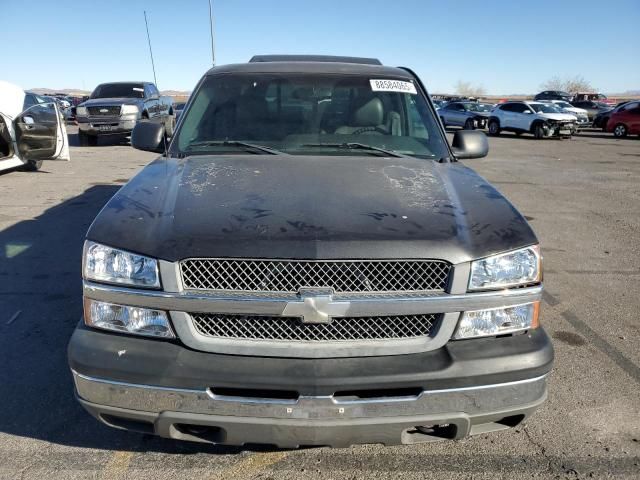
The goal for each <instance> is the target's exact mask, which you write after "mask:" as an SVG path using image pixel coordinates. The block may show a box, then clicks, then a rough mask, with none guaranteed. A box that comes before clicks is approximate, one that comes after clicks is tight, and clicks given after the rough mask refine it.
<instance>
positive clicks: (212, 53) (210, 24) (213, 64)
mask: <svg viewBox="0 0 640 480" xmlns="http://www.w3.org/2000/svg"><path fill="white" fill-rule="evenodd" d="M209 30H210V31H211V65H212V66H214V67H215V66H216V54H215V45H214V43H213V7H212V6H211V0H209Z"/></svg>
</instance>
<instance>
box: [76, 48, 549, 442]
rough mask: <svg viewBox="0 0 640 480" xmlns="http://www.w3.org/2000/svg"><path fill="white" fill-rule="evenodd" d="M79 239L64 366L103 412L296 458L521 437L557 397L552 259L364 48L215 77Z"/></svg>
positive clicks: (131, 425)
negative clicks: (377, 446)
mask: <svg viewBox="0 0 640 480" xmlns="http://www.w3.org/2000/svg"><path fill="white" fill-rule="evenodd" d="M164 133H165V132H164V131H163V128H162V126H161V125H158V124H153V123H140V124H138V125H136V127H135V129H134V131H133V134H132V144H133V146H134V147H136V148H139V149H144V150H149V151H156V152H159V153H163V155H162V156H161V157H159V158H158V159H157V160H155V161H154V162H152V163H151V164H149V165H148V166H147V167H146V168H144V169H143V170H142V171H141V172H140V173H139V174H138V175H136V176H135V177H134V178H132V179H131V180H130V181H129V183H128V184H126V185H125V186H124V187H123V188H122V189H121V190H120V191H119V192H118V193H117V194H116V195H115V196H114V197H113V198H112V199H111V200H110V201H109V202H108V204H107V205H106V206H105V207H104V209H103V210H102V212H101V213H100V214H99V215H98V217H97V218H96V219H95V221H94V222H93V224H92V226H91V228H90V229H89V232H88V234H87V240H86V243H85V248H84V254H83V255H84V258H83V280H84V287H83V289H84V291H83V294H84V319H83V321H81V322H80V324H79V325H78V327H77V329H76V331H75V332H74V334H73V337H72V338H71V341H70V344H69V350H68V356H69V365H70V367H71V370H72V374H73V379H74V382H75V391H76V395H77V398H78V400H79V401H80V403H81V404H82V405H83V406H84V407H85V408H86V409H87V410H88V411H89V412H90V413H91V414H92V415H93V416H95V417H96V418H97V419H99V420H100V421H102V422H103V423H105V424H107V425H109V426H112V427H116V428H121V429H127V430H133V431H140V432H145V433H155V434H157V435H161V436H163V437H168V438H174V439H182V440H191V441H200V442H210V443H216V444H232V445H243V444H247V443H251V444H255V443H260V444H271V445H277V446H280V447H299V446H308V445H325V446H335V447H340V446H348V445H352V444H360V443H382V444H386V445H393V444H413V443H419V442H427V441H432V440H440V439H459V438H463V437H465V436H467V435H475V434H480V433H487V432H492V431H497V430H502V429H506V428H509V427H514V426H516V425H518V424H520V423H521V422H522V421H523V420H525V419H526V418H527V417H528V416H529V415H531V414H532V413H533V412H534V411H535V410H536V408H538V407H539V406H540V405H541V404H542V403H543V402H544V400H545V398H546V395H547V387H546V378H547V375H548V374H549V372H550V370H551V366H552V362H553V347H552V345H551V342H550V340H549V338H548V336H547V335H546V333H545V332H544V330H543V329H542V327H541V326H540V324H539V319H538V317H539V306H540V300H541V294H542V264H541V261H542V257H541V253H540V249H539V246H538V240H537V239H536V236H535V234H534V233H533V231H532V230H531V228H530V226H529V225H528V224H527V222H526V220H525V219H524V218H523V217H522V215H521V214H520V213H519V212H518V211H517V210H516V209H515V208H514V206H513V205H512V204H511V203H509V201H508V200H506V199H505V198H504V197H503V196H502V195H501V194H500V192H498V191H497V190H496V189H495V188H494V187H493V186H491V185H490V184H489V183H487V182H486V181H485V180H484V179H483V178H482V177H480V176H479V175H478V174H476V173H475V172H474V171H473V170H471V169H470V168H468V167H466V166H465V165H463V164H462V163H460V162H458V160H460V159H469V158H476V157H481V156H485V155H486V154H487V151H488V144H487V139H486V136H485V135H484V133H482V132H478V131H472V130H468V131H458V132H456V133H455V135H454V137H453V142H452V145H451V146H450V145H449V144H448V142H447V139H446V137H445V132H444V131H443V128H442V125H441V124H440V122H439V121H438V118H437V116H436V113H435V109H434V107H433V104H432V102H431V100H430V98H429V96H428V94H427V91H426V90H425V88H424V86H423V85H422V83H421V82H420V80H419V79H418V77H417V76H416V75H415V74H414V73H413V72H412V71H411V70H409V69H406V68H390V67H385V66H382V65H381V64H380V63H379V62H378V61H376V60H372V59H361V58H352V57H321V56H318V57H316V56H310V57H300V56H261V57H254V58H253V59H252V61H251V62H249V63H247V64H239V65H227V66H218V67H214V68H212V69H211V70H209V71H208V72H207V73H206V75H205V76H204V77H203V78H202V80H201V81H200V83H199V84H198V85H197V87H196V89H195V91H194V93H193V95H192V96H191V98H190V100H189V103H188V105H187V107H186V109H185V111H184V114H183V115H182V117H181V119H180V122H179V124H178V127H177V130H176V134H175V135H174V136H173V137H172V139H171V143H170V145H169V147H168V150H167V151H166V152H165V151H164V142H163V137H164Z"/></svg>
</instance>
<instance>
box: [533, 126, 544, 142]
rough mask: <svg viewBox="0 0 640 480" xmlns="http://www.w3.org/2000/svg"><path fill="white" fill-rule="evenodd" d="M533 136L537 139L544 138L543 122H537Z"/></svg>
mask: <svg viewBox="0 0 640 480" xmlns="http://www.w3.org/2000/svg"><path fill="white" fill-rule="evenodd" d="M533 136H534V137H535V138H536V139H537V140H542V139H543V138H544V127H543V126H542V124H541V123H536V124H535V125H534V127H533Z"/></svg>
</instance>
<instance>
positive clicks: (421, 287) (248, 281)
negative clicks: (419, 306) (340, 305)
mask: <svg viewBox="0 0 640 480" xmlns="http://www.w3.org/2000/svg"><path fill="white" fill-rule="evenodd" d="M450 270H451V265H450V264H449V263H447V262H444V261H441V260H371V261H370V260H367V261H288V260H287V261H285V260H231V259H190V260H184V261H182V262H181V263H180V271H181V274H182V281H183V283H184V286H185V288H187V289H195V290H224V291H251V292H289V293H296V292H298V290H299V289H300V288H301V287H311V288H333V289H334V291H335V292H337V293H344V292H410V291H443V290H444V289H445V287H446V284H447V279H448V277H449V272H450Z"/></svg>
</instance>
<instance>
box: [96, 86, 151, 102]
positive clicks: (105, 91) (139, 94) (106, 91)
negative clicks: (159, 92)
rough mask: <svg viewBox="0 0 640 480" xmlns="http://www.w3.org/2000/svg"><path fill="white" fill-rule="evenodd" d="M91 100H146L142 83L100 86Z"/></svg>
mask: <svg viewBox="0 0 640 480" xmlns="http://www.w3.org/2000/svg"><path fill="white" fill-rule="evenodd" d="M91 98H144V85H142V84H141V83H105V84H103V85H98V86H97V87H96V89H95V90H94V91H93V93H92V94H91Z"/></svg>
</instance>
